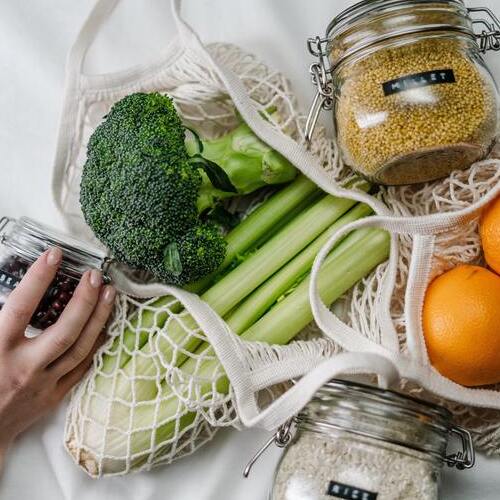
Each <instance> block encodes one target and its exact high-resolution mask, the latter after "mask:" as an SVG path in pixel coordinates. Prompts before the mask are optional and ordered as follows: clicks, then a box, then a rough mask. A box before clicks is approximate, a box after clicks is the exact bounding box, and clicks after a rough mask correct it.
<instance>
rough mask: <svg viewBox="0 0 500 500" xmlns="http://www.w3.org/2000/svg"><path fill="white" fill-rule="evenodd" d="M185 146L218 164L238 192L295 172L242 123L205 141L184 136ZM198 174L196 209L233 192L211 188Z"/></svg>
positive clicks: (277, 181)
mask: <svg viewBox="0 0 500 500" xmlns="http://www.w3.org/2000/svg"><path fill="white" fill-rule="evenodd" d="M200 144H201V146H202V148H201V151H200ZM186 150H187V152H188V154H189V155H191V156H194V155H196V154H201V156H203V158H205V159H207V160H210V161H211V162H213V163H216V164H217V165H218V166H219V167H221V168H222V169H223V170H224V171H225V172H226V174H227V176H228V177H229V180H230V181H231V183H232V184H233V186H234V187H235V188H236V194H239V195H244V194H248V193H252V192H253V191H255V190H256V189H259V188H261V187H263V186H267V185H274V184H283V183H286V182H290V181H292V180H293V179H294V178H295V176H296V175H297V170H296V169H295V167H294V166H293V165H292V164H291V163H290V162H289V161H288V160H287V159H286V158H285V157H284V156H282V155H281V154H279V153H277V152H276V151H274V150H273V149H272V148H270V147H269V146H268V145H267V144H265V143H263V142H262V141H261V140H260V139H259V138H258V137H257V136H256V135H255V134H254V133H253V132H252V129H251V128H250V127H249V126H248V125H247V124H246V123H241V124H240V125H238V127H236V128H235V129H234V130H232V131H231V132H229V133H227V134H225V135H224V136H223V137H221V138H219V139H214V140H211V141H207V140H200V139H199V138H198V137H196V138H188V139H186ZM202 177H203V184H202V186H201V188H200V190H199V194H198V201H197V207H198V212H199V213H202V212H204V211H206V210H207V209H209V208H212V207H213V206H214V205H215V204H216V203H217V202H218V201H220V200H223V199H225V198H229V197H232V196H234V195H235V193H234V192H227V191H222V190H220V189H216V188H214V186H213V185H212V183H211V182H210V180H209V178H208V177H207V176H206V175H205V174H203V175H202Z"/></svg>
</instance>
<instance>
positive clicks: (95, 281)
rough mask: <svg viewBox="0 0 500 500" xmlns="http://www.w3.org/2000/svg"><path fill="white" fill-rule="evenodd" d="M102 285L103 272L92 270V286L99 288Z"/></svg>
mask: <svg viewBox="0 0 500 500" xmlns="http://www.w3.org/2000/svg"><path fill="white" fill-rule="evenodd" d="M101 283H102V275H101V271H98V270H97V269H92V271H90V286H92V287H94V288H99V287H100V286H101Z"/></svg>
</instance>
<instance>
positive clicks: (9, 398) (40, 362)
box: [0, 248, 115, 469]
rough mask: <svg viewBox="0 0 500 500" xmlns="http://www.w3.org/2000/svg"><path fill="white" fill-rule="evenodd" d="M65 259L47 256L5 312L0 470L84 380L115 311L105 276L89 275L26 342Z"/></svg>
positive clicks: (0, 327)
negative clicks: (11, 450)
mask: <svg viewBox="0 0 500 500" xmlns="http://www.w3.org/2000/svg"><path fill="white" fill-rule="evenodd" d="M61 259H62V252H61V250H60V249H58V248H52V249H50V250H47V251H46V252H45V253H44V254H42V255H41V256H40V257H39V258H38V260H37V261H36V262H35V263H33V265H32V266H31V267H30V268H29V270H28V272H27V273H26V275H25V276H24V278H23V279H22V281H21V282H20V283H19V285H18V286H17V287H16V289H15V290H13V291H12V293H11V294H10V296H9V297H8V299H7V301H6V303H5V304H4V306H3V308H2V310H1V311H0V469H1V465H2V458H3V456H4V455H5V452H6V450H7V449H8V447H9V446H10V444H11V443H12V441H13V440H14V439H15V438H16V436H18V435H19V434H20V433H21V432H23V431H24V430H25V429H26V428H28V427H29V426H30V425H31V424H33V423H34V422H35V421H36V420H37V419H39V418H40V417H42V416H43V415H45V414H47V413H49V412H50V411H51V410H52V409H54V408H55V407H56V406H57V405H58V404H59V402H60V401H61V400H62V399H63V398H64V396H65V395H66V394H67V393H68V391H69V390H70V389H71V388H72V387H73V386H74V385H75V384H76V383H77V382H78V381H79V380H80V379H81V378H82V377H83V375H84V374H85V372H86V371H87V369H88V368H89V366H90V365H91V363H92V358H93V355H94V353H95V351H96V349H97V348H98V347H99V346H100V345H101V344H102V339H103V336H102V335H100V334H101V332H102V330H103V328H104V326H105V324H106V321H107V319H108V317H109V315H110V313H111V310H112V308H113V302H114V298H115V290H114V288H113V287H112V286H110V285H106V286H102V275H101V272H100V271H98V270H95V269H94V270H92V271H87V272H86V273H85V274H84V275H83V276H82V278H81V280H80V283H79V284H78V286H77V288H76V289H75V292H74V294H73V297H72V298H71V300H70V301H69V303H68V305H67V306H66V308H65V309H64V311H63V312H62V314H61V316H60V317H59V319H58V320H57V322H56V323H54V324H53V325H52V326H50V327H49V328H47V329H46V330H45V331H44V332H43V333H42V334H41V335H39V336H38V337H35V338H26V337H25V336H24V332H25V329H26V327H27V326H28V324H29V322H30V319H31V316H32V315H33V313H34V312H35V310H36V308H37V306H38V304H39V302H40V300H41V299H42V297H43V295H44V293H45V292H46V290H47V288H48V287H49V285H50V283H51V282H52V280H53V279H54V277H55V275H56V272H57V269H58V267H59V264H60V263H61Z"/></svg>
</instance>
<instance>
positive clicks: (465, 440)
mask: <svg viewBox="0 0 500 500" xmlns="http://www.w3.org/2000/svg"><path fill="white" fill-rule="evenodd" d="M296 423H297V418H296V417H294V418H291V419H290V420H287V421H286V422H285V423H284V424H283V425H281V426H280V427H278V430H277V431H276V432H275V433H274V434H273V435H272V436H271V437H270V438H269V439H268V440H267V441H266V442H265V443H264V445H263V446H262V447H261V448H260V449H259V450H258V451H257V453H255V455H254V456H253V457H252V458H251V459H250V461H249V462H248V464H247V466H246V467H245V469H244V471H243V477H244V478H247V477H248V476H249V475H250V472H251V470H252V467H253V466H254V465H255V463H256V462H257V461H258V460H259V458H260V457H261V456H262V455H263V454H264V453H265V452H266V450H267V449H268V448H269V447H270V446H271V445H272V444H273V443H274V444H275V445H276V446H277V447H278V448H286V447H287V446H288V444H289V443H290V441H291V440H292V437H293V433H292V426H293V425H294V424H296ZM360 434H361V435H363V433H360ZM449 434H450V436H453V435H454V436H456V437H458V439H459V440H460V443H461V446H462V449H461V450H460V451H457V452H455V453H452V454H450V455H446V456H445V457H444V459H443V460H444V463H446V465H448V467H456V468H457V469H458V470H464V469H470V468H472V467H473V466H474V464H475V463H476V454H475V452H474V445H473V442H472V435H471V433H470V432H469V431H468V430H466V429H464V428H462V427H458V426H453V427H451V428H450V430H449ZM367 437H370V435H367Z"/></svg>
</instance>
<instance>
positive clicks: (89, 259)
mask: <svg viewBox="0 0 500 500" xmlns="http://www.w3.org/2000/svg"><path fill="white" fill-rule="evenodd" d="M0 242H1V245H0V308H2V306H3V304H4V303H5V301H6V300H7V297H8V296H9V295H10V293H11V292H12V290H14V288H15V287H16V286H17V284H18V283H19V282H20V281H21V279H22V278H23V276H24V275H25V274H26V271H27V270H28V268H29V266H30V265H31V264H32V263H33V262H34V261H35V260H36V259H37V258H38V257H39V256H40V255H41V254H42V253H43V252H45V250H47V249H48V248H50V247H59V248H60V249H61V250H62V251H63V260H62V262H61V265H60V268H59V270H58V272H57V274H56V277H55V278H54V280H53V282H52V284H51V285H50V287H49V288H48V290H47V292H46V293H45V295H44V297H43V298H42V300H41V302H40V304H39V305H38V307H37V310H36V311H35V314H34V315H33V317H32V318H31V322H30V325H29V327H28V330H27V332H26V333H27V334H28V335H35V334H37V333H39V332H40V331H41V330H44V329H45V328H48V327H49V326H51V325H52V324H54V323H55V322H56V321H57V319H58V318H59V316H60V314H61V313H62V311H63V310H64V308H65V307H66V305H67V304H68V302H69V300H70V299H71V296H72V295H73V292H74V290H75V288H76V286H77V284H78V282H79V280H80V278H81V276H82V275H83V273H84V272H85V271H87V270H88V269H101V270H103V271H105V270H106V269H105V268H106V266H107V263H108V258H107V256H106V253H105V252H104V251H102V250H99V249H97V248H95V247H92V246H90V245H88V244H87V243H83V242H82V241H79V240H76V239H74V238H72V237H70V236H67V235H64V234H61V233H59V232H58V231H56V230H54V229H52V228H50V227H47V226H45V225H42V224H40V223H39V222H36V221H34V220H32V219H29V218H27V217H21V218H20V219H18V220H13V219H8V218H5V217H4V218H2V219H1V220H0ZM104 280H105V281H107V282H108V281H109V278H108V276H107V275H106V274H105V272H104Z"/></svg>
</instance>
